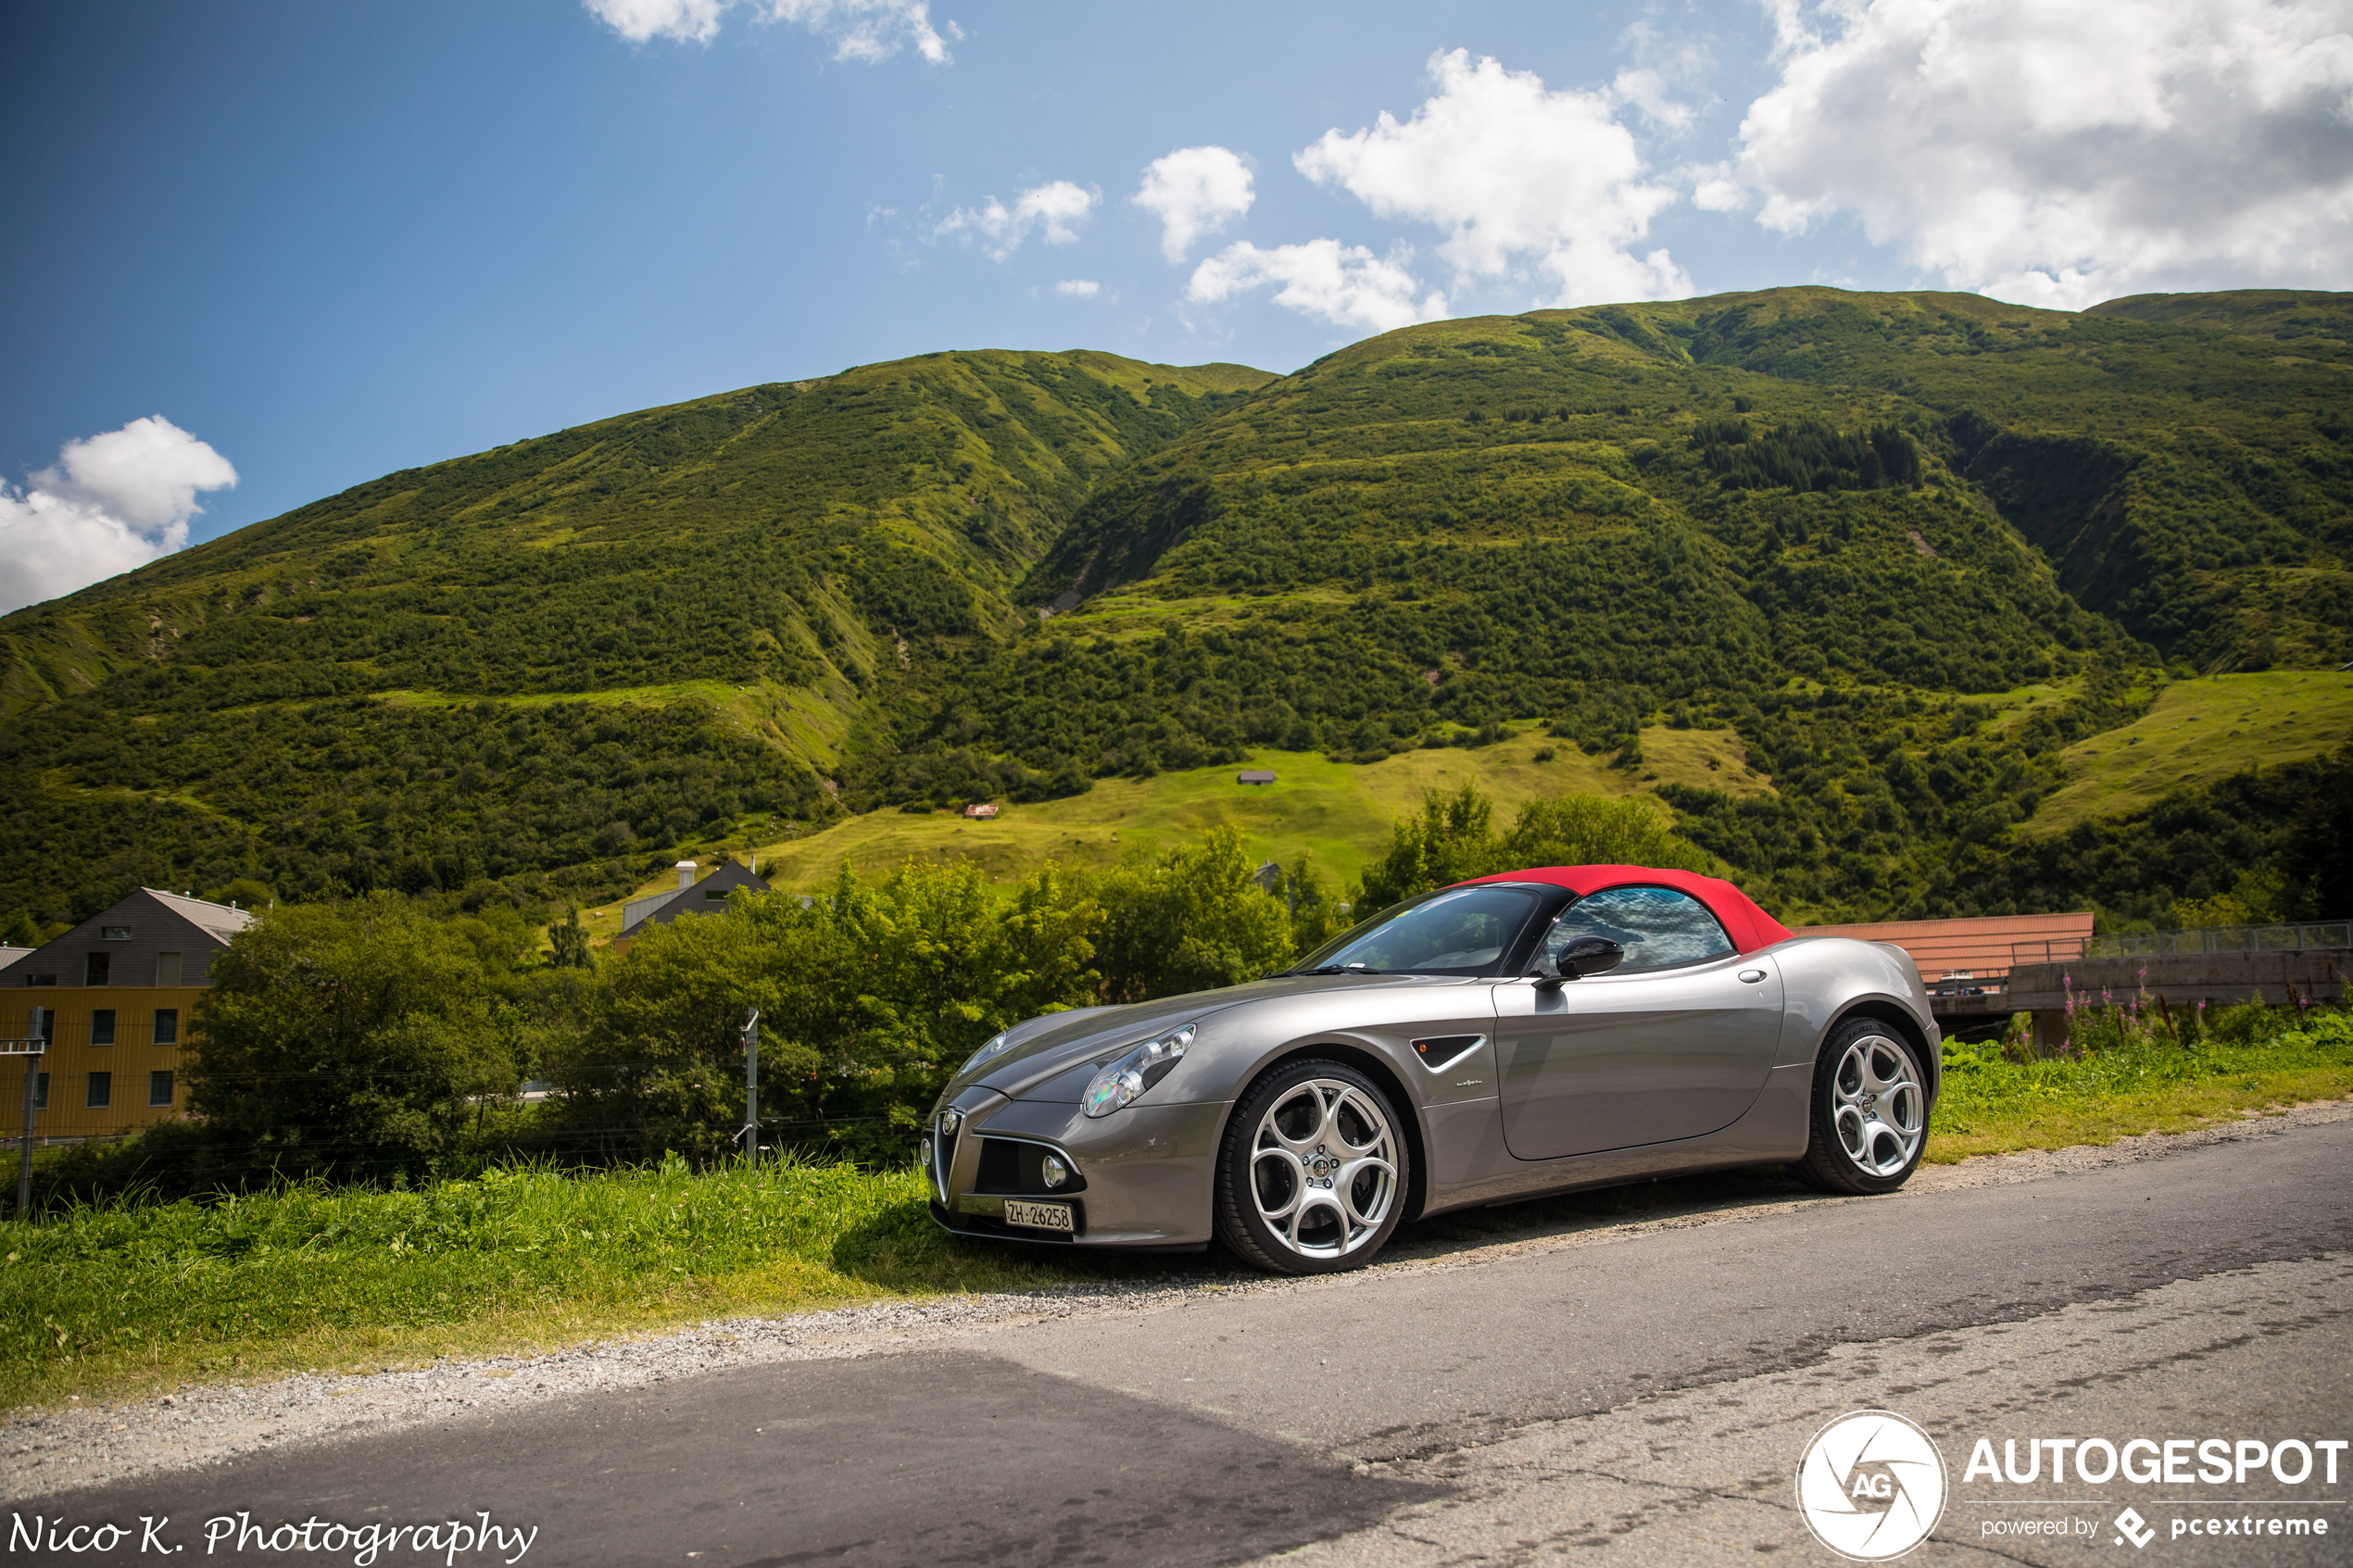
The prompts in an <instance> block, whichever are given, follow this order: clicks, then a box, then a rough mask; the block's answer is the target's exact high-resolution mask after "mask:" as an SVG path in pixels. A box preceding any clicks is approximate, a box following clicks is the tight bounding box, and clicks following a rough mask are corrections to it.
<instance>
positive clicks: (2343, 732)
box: [2023, 670, 2353, 835]
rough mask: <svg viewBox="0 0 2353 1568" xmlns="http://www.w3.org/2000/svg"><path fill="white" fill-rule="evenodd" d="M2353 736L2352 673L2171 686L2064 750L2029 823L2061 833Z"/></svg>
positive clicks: (2301, 757)
mask: <svg viewBox="0 0 2353 1568" xmlns="http://www.w3.org/2000/svg"><path fill="white" fill-rule="evenodd" d="M2348 735H2353V673H2347V672H2342V671H2293V672H2292V671H2284V670H2274V671H2269V672H2267V673H2264V674H2260V675H2215V676H2209V677H2208V678H2207V679H2205V680H2199V681H2182V682H2177V683H2175V684H2172V685H2170V686H2168V687H2166V688H2165V690H2164V692H2163V694H2162V695H2160V696H2158V699H2157V701H2156V702H2155V703H2154V704H2153V705H2151V707H2150V708H2149V710H2148V711H2147V712H2145V713H2144V714H2142V715H2141V717H2140V718H2139V719H2137V720H2135V721H2133V722H2132V723H2130V724H2126V725H2124V726H2122V727H2121V728H2120V729H2115V730H2110V731H2108V732H2107V733H2105V734H2100V735H2096V736H2095V737H2093V738H2092V739H2089V740H2085V741H2082V742H2079V743H2078V744H2076V745H2074V746H2070V747H2068V748H2067V750H2066V751H2064V752H2062V753H2061V754H2060V757H2059V761H2060V765H2061V767H2063V768H2064V769H2065V770H2066V774H2067V782H2066V783H2065V784H2062V785H2060V786H2059V788H2058V790H2057V792H2056V793H2054V794H2053V795H2052V796H2051V797H2050V798H2049V799H2048V800H2046V801H2045V802H2044V803H2043V806H2042V809H2040V810H2038V811H2036V812H2035V813H2034V815H2033V816H2032V818H2030V819H2029V820H2028V821H2027V822H2025V823H2024V824H2023V826H2024V828H2025V831H2026V832H2028V833H2030V834H2038V835H2039V834H2055V833H2062V832H2064V831H2066V830H2067V829H2069V828H2071V827H2074V826H2076V825H2077V824H2078V823H2081V822H2088V821H2090V820H2092V819H2093V818H2095V817H2102V816H2115V815H2119V814H2121V813H2126V812H2133V811H2145V810H2146V809H2149V808H2150V807H2152V806H2154V805H2156V804H2157V803H2158V800H2160V799H2162V798H2163V797H2165V796H2166V795H2168V794H2169V793H2171V792H2173V791H2176V790H2181V789H2185V788H2187V789H2196V788H2204V787H2211V786H2212V785H2214V784H2219V783H2221V781H2222V780H2224V779H2226V778H2229V777H2230V776H2231V775H2233V774H2234V773H2241V772H2248V771H2256V770H2258V769H2261V768H2266V767H2277V766H2279V765H2280V764H2282V763H2296V762H2307V761H2310V760H2311V759H2314V758H2317V757H2320V756H2322V755H2324V754H2325V753H2327V752H2329V751H2332V750H2334V749H2335V748H2336V747H2338V746H2343V745H2344V744H2345V741H2346V737H2347V736H2348Z"/></svg>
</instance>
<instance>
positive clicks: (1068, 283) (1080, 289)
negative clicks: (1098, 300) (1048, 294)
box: [1054, 278, 1103, 299]
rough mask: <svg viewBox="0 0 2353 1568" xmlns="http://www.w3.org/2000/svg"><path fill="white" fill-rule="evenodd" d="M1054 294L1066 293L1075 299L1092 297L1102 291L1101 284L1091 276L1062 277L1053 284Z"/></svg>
mask: <svg viewBox="0 0 2353 1568" xmlns="http://www.w3.org/2000/svg"><path fill="white" fill-rule="evenodd" d="M1054 292H1055V293H1056V294H1066V295H1071V296H1072V297H1074V298H1076V299H1092V298H1094V297H1095V296H1096V295H1099V294H1101V293H1102V292H1103V285H1102V284H1101V283H1099V282H1095V280H1094V279H1092V278H1064V279H1063V281H1062V282H1059V283H1056V284H1055V285H1054Z"/></svg>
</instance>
